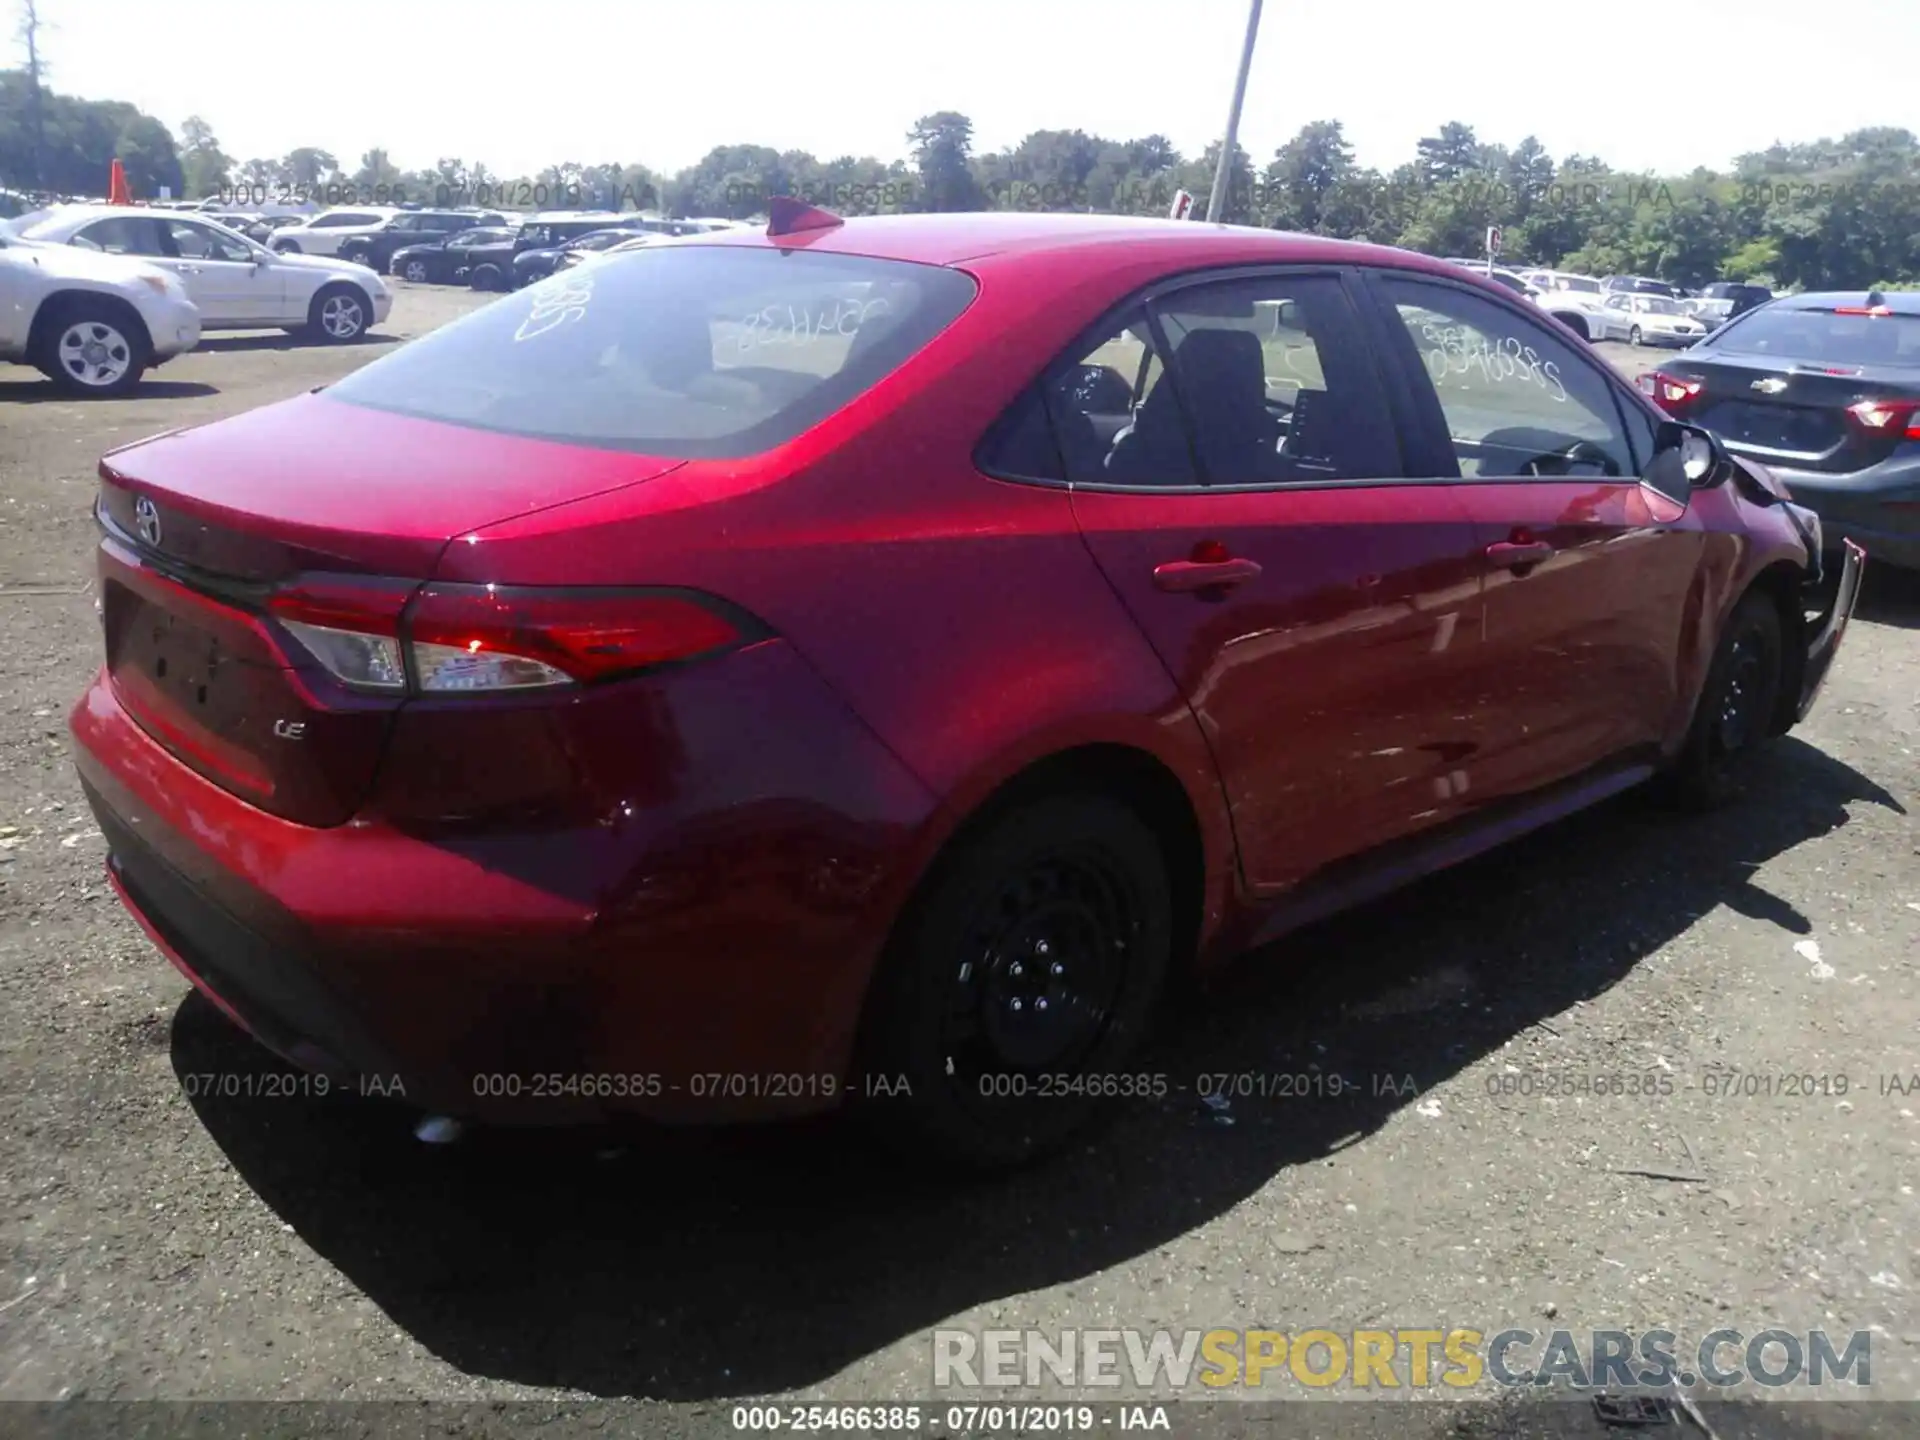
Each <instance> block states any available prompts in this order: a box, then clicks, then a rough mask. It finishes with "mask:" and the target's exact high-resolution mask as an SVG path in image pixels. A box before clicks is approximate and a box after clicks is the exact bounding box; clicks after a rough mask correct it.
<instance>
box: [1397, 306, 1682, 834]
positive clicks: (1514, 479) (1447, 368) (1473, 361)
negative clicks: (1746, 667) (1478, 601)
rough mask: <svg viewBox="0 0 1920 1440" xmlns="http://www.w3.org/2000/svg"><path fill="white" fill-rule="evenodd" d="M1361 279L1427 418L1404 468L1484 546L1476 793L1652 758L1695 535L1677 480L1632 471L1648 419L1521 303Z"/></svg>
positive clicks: (1638, 468) (1648, 444) (1641, 460)
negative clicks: (1446, 490) (1652, 480)
mask: <svg viewBox="0 0 1920 1440" xmlns="http://www.w3.org/2000/svg"><path fill="white" fill-rule="evenodd" d="M1371 288H1372V293H1373V294H1374V296H1375V297H1376V299H1377V303H1378V306H1379V313H1380V315H1381V318H1382V321H1383V323H1384V324H1386V325H1388V326H1390V327H1392V329H1393V333H1394V336H1395V341H1396V345H1395V354H1396V356H1397V363H1398V364H1399V366H1400V367H1401V369H1402V371H1403V372H1404V374H1405V377H1406V388H1407V390H1408V393H1409V394H1410V395H1411V396H1412V397H1413V398H1414V401H1415V403H1416V404H1417V405H1418V406H1419V408H1420V411H1421V413H1422V415H1423V416H1424V417H1425V423H1424V425H1423V426H1422V428H1421V432H1420V433H1421V437H1422V440H1421V443H1420V445H1419V447H1418V448H1417V450H1416V452H1415V454H1414V455H1413V456H1412V457H1411V463H1412V464H1413V465H1414V467H1415V473H1416V474H1418V475H1420V476H1422V477H1425V478H1432V479H1436V480H1444V481H1446V482H1448V483H1450V484H1451V485H1452V486H1453V487H1454V488H1453V490H1452V493H1453V494H1454V495H1455V496H1456V497H1457V498H1458V499H1459V501H1460V502H1461V503H1462V504H1463V505H1465V506H1466V508H1467V509H1468V511H1469V512H1470V514H1471V515H1472V518H1473V521H1474V524H1475V527H1476V532H1477V543H1478V544H1479V545H1480V547H1481V548H1482V560H1481V569H1482V573H1483V574H1484V576H1485V579H1486V593H1485V616H1486V645H1485V647H1484V649H1483V650H1482V651H1481V652H1480V653H1481V656H1482V658H1483V660H1484V661H1485V663H1486V669H1485V670H1484V672H1483V675H1482V677H1481V682H1482V683H1481V687H1480V691H1479V695H1478V700H1479V703H1480V706H1481V709H1482V712H1483V713H1486V714H1489V715H1492V716H1496V717H1498V724H1497V729H1496V730H1495V732H1494V739H1493V741H1492V743H1491V744H1490V745H1489V747H1488V749H1487V751H1486V752H1484V753H1483V754H1482V755H1481V756H1480V757H1478V763H1477V764H1476V766H1475V767H1474V770H1473V772H1472V776H1471V778H1472V781H1473V785H1472V790H1473V794H1474V795H1475V796H1476V797H1478V798H1479V799H1480V800H1482V801H1486V800H1495V799H1503V798H1509V797H1512V796H1516V795H1520V794H1525V793H1527V792H1530V791H1532V790H1535V789H1538V788H1539V787H1541V786H1544V785H1549V784H1552V783H1554V782H1556V781H1559V780H1563V779H1566V778H1568V777H1570V776H1573V775H1575V774H1577V773H1579V772H1581V771H1583V770H1586V769H1588V768H1590V767H1593V766H1595V765H1598V764H1600V763H1602V762H1604V761H1608V760H1610V759H1613V758H1615V757H1620V756H1623V755H1627V754H1634V753H1642V752H1645V753H1648V754H1650V753H1651V751H1652V750H1653V748H1654V747H1657V745H1658V744H1659V743H1660V741H1661V740H1662V739H1663V738H1664V737H1665V735H1666V734H1667V733H1668V731H1669V730H1670V728H1671V725H1672V722H1673V715H1674V713H1675V709H1676V706H1677V705H1678V704H1679V703H1680V698H1681V697H1680V695H1679V685H1680V674H1681V654H1682V635H1683V624H1684V620H1685V616H1686V611H1687V605H1688V600H1689V594H1690V591H1691V589H1692V587H1693V584H1694V580H1695V576H1696V574H1697V572H1698V571H1699V569H1700V566H1701V562H1702V557H1703V555H1704V552H1705V543H1706V542H1705V536H1704V533H1703V530H1702V528H1701V526H1700V525H1699V523H1698V521H1697V518H1696V517H1695V516H1694V515H1693V514H1692V513H1691V512H1690V511H1689V509H1688V505H1687V500H1688V495H1687V493H1686V492H1685V491H1684V490H1681V491H1680V492H1679V493H1663V492H1662V491H1661V490H1659V489H1656V488H1655V487H1654V486H1652V485H1649V484H1646V483H1644V482H1643V481H1642V479H1641V476H1642V473H1643V472H1644V471H1645V470H1646V469H1647V467H1648V466H1649V465H1650V464H1651V462H1652V459H1653V454H1652V452H1653V443H1654V435H1655V422H1654V420H1653V418H1652V417H1651V416H1649V415H1648V413H1647V412H1646V410H1645V408H1644V406H1642V405H1641V404H1639V403H1638V402H1637V400H1636V399H1635V397H1634V396H1633V395H1632V394H1631V393H1630V392H1628V391H1627V390H1626V388H1625V384H1624V382H1623V381H1621V380H1619V379H1617V378H1616V377H1614V376H1613V375H1611V374H1610V373H1609V372H1608V371H1607V370H1606V369H1605V367H1604V365H1603V363H1602V362H1600V361H1598V360H1597V359H1594V358H1592V357H1591V356H1590V355H1589V354H1588V353H1586V352H1584V351H1583V350H1582V349H1580V348H1578V347H1576V346H1573V345H1569V344H1567V343H1566V342H1565V341H1564V340H1562V339H1561V337H1560V336H1559V335H1558V334H1556V333H1555V332H1553V331H1552V330H1550V329H1549V328H1548V327H1547V326H1546V325H1543V324H1542V323H1541V322H1540V321H1539V320H1537V319H1536V318H1534V317H1533V316H1532V315H1530V314H1527V313H1526V312H1525V311H1524V310H1523V309H1521V308H1520V307H1518V306H1513V305H1510V304H1508V303H1505V302H1504V301H1501V300H1499V299H1496V298H1495V297H1492V296H1489V295H1487V294H1485V293H1484V292H1481V291H1479V290H1477V289H1471V288H1469V287H1467V286H1465V285H1460V284H1455V283H1453V282H1451V281H1448V280H1442V279H1439V278H1437V277H1428V276H1417V275H1412V274H1409V273H1406V272H1393V271H1381V272H1377V273H1376V274H1375V275H1374V276H1373V277H1372V285H1371ZM1663 483H1668V484H1669V485H1671V482H1663Z"/></svg>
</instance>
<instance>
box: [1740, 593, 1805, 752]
mask: <svg viewBox="0 0 1920 1440" xmlns="http://www.w3.org/2000/svg"><path fill="white" fill-rule="evenodd" d="M1804 578H1805V574H1804V572H1803V571H1802V569H1801V568H1800V567H1799V566H1797V565H1795V564H1794V563H1793V562H1792V561H1790V560H1775V561H1773V562H1772V563H1771V564H1769V565H1767V566H1765V567H1764V568H1763V569H1762V570H1761V571H1760V573H1759V574H1757V575H1755V576H1754V577H1753V583H1752V584H1750V585H1749V586H1748V587H1747V589H1746V592H1745V593H1746V594H1747V595H1756V594H1757V595H1765V596H1767V597H1768V598H1769V599H1770V600H1772V601H1773V604H1774V608H1775V609H1777V610H1778V611H1779V612H1780V694H1779V697H1778V699H1777V700H1776V702H1775V705H1774V713H1773V717H1772V720H1771V723H1770V724H1769V725H1768V732H1769V733H1770V734H1774V735H1784V734H1786V732H1787V731H1788V730H1790V729H1792V728H1793V723H1794V720H1795V718H1796V716H1797V714H1798V711H1799V708H1800V704H1799V702H1800V685H1801V682H1802V680H1803V679H1804V677H1805V674H1806V668H1807V612H1806V607H1805V606H1804V604H1803V603H1802V596H1801V584H1802V581H1803V580H1804ZM1734 603H1735V604H1736V605H1738V603H1739V602H1738V601H1735V602H1734ZM1728 613H1729V614H1731V613H1732V612H1731V611H1729V612H1728Z"/></svg>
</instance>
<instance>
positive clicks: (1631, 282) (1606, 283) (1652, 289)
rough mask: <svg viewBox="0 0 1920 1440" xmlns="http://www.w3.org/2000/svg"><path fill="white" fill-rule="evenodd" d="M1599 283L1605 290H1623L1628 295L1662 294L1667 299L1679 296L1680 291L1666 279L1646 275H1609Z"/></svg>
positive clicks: (1674, 298)
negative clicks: (1656, 278)
mask: <svg viewBox="0 0 1920 1440" xmlns="http://www.w3.org/2000/svg"><path fill="white" fill-rule="evenodd" d="M1600 284H1601V287H1602V288H1603V289H1605V290H1608V291H1614V290H1624V291H1625V292H1627V293H1628V294H1629V295H1664V296H1666V297H1667V299H1669V300H1678V299H1679V298H1680V292H1679V291H1678V290H1677V289H1675V288H1674V287H1673V286H1671V285H1669V284H1668V283H1667V282H1666V281H1664V280H1655V279H1652V278H1651V277H1649V276H1646V275H1609V276H1607V278H1606V279H1604V280H1602V281H1601V282H1600Z"/></svg>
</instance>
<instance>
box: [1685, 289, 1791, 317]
mask: <svg viewBox="0 0 1920 1440" xmlns="http://www.w3.org/2000/svg"><path fill="white" fill-rule="evenodd" d="M1700 298H1701V299H1703V300H1726V301H1730V302H1732V309H1731V310H1730V311H1729V312H1728V315H1727V318H1728V319H1732V318H1733V317H1734V316H1735V315H1744V314H1746V313H1747V311H1749V310H1752V309H1755V308H1756V307H1758V306H1761V305H1765V304H1766V303H1767V302H1768V301H1769V300H1771V299H1773V291H1771V290H1769V289H1768V288H1767V287H1766V286H1764V285H1747V284H1741V283H1738V282H1736V281H1732V280H1717V281H1715V282H1714V283H1713V284H1711V285H1703V286H1702V287H1701V289H1700Z"/></svg>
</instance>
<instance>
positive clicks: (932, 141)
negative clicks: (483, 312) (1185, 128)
mask: <svg viewBox="0 0 1920 1440" xmlns="http://www.w3.org/2000/svg"><path fill="white" fill-rule="evenodd" d="M1219 153H1220V147H1219V145H1218V144H1217V143H1216V144H1215V145H1212V146H1209V147H1208V148H1207V150H1206V151H1205V152H1204V153H1203V154H1200V155H1197V156H1187V155H1183V154H1182V153H1181V152H1180V151H1179V150H1178V149H1177V148H1176V147H1175V146H1174V145H1173V144H1172V142H1171V141H1169V140H1168V139H1167V138H1166V137H1165V136H1162V135H1147V136H1145V137H1142V138H1138V139H1128V140H1116V139H1111V138H1108V137H1104V136H1099V135H1092V134H1089V133H1087V132H1085V131H1082V130H1039V131H1035V132H1034V133H1033V134H1031V135H1029V136H1027V137H1026V138H1025V139H1024V140H1022V141H1021V142H1020V143H1019V144H1017V145H1014V146H1012V147H1010V148H1008V149H1004V150H998V151H990V152H982V151H978V150H977V149H976V148H975V146H974V143H973V125H972V122H971V120H970V119H969V118H968V117H967V116H965V115H962V114H959V113H958V112H955V111H939V112H936V113H933V114H930V115H926V116H923V117H922V118H921V119H919V120H918V121H916V122H915V123H914V125H913V127H912V128H911V130H909V131H908V133H907V135H906V152H905V154H904V155H903V156H902V157H901V158H898V159H893V160H881V159H878V158H875V157H873V156H860V157H855V156H841V157H839V158H836V159H831V160H822V159H820V158H818V157H816V156H814V155H811V154H808V153H807V152H805V151H801V150H780V149H777V148H775V147H773V146H768V145H721V146H718V147H716V148H714V149H713V150H711V151H709V152H708V153H707V155H706V156H705V157H704V158H703V159H701V160H700V161H699V162H698V163H697V164H694V165H690V166H688V167H686V168H685V169H682V170H680V171H678V172H676V173H673V174H671V175H669V174H666V173H663V172H657V171H655V170H652V169H650V168H649V167H647V166H646V165H643V164H630V163H619V162H611V161H610V162H606V163H601V164H583V163H577V162H567V163H563V164H557V165H552V166H548V167H547V168H545V169H544V170H541V171H540V172H538V173H537V174H533V175H512V176H508V175H500V174H496V173H495V172H493V171H491V170H489V169H488V168H487V167H486V166H485V165H484V164H482V163H479V162H469V161H466V160H463V159H459V158H443V159H440V160H438V161H436V162H435V163H434V164H433V165H432V166H430V167H426V168H418V169H406V168H403V167H401V166H400V165H398V164H397V163H396V162H395V161H394V160H393V159H392V158H391V157H390V155H389V154H388V152H387V151H385V150H383V149H375V150H369V151H367V152H366V153H365V154H363V155H362V156H361V157H360V158H359V161H358V163H357V164H348V163H346V162H344V161H342V160H341V159H340V158H338V157H336V156H335V155H333V154H332V153H330V152H329V151H327V150H325V149H322V148H320V147H317V146H302V147H299V148H297V149H295V150H293V151H291V152H289V153H288V154H286V155H284V156H280V157H278V158H256V159H249V160H237V159H235V158H234V157H232V156H230V155H228V154H226V153H225V151H224V150H222V148H221V146H220V142H219V140H218V138H217V137H216V136H215V134H214V132H213V130H212V127H211V126H209V125H208V124H207V123H206V121H204V120H203V119H201V118H199V117H197V116H195V117H192V118H189V119H188V120H186V121H185V122H184V123H183V124H182V125H181V127H180V136H179V139H178V140H177V141H176V140H175V138H174V136H173V135H172V133H171V132H170V131H169V130H168V129H167V127H166V126H164V125H163V124H161V123H160V122H159V121H158V120H156V119H154V118H153V117H152V116H149V115H145V114H142V113H141V112H140V111H139V110H137V109H136V108H135V107H133V106H131V105H127V104H124V103H121V102H116V101H89V100H79V99H75V98H73V97H69V96H62V95H57V94H53V93H51V92H49V91H46V90H45V89H44V87H36V86H35V85H34V84H33V82H32V77H31V76H30V75H29V74H28V72H26V71H12V72H0V185H7V186H11V187H13V188H16V189H26V190H34V191H44V192H53V193H59V194H93V195H98V194H100V193H102V192H103V191H104V190H105V188H106V184H105V181H106V172H107V167H108V162H109V161H110V160H111V159H112V158H113V157H115V156H118V157H119V158H120V159H121V161H122V162H123V163H124V164H125V166H126V169H127V174H128V179H129V182H130V184H131V186H132V188H133V191H134V193H135V194H136V195H140V196H143V197H151V196H154V195H157V194H158V191H159V187H161V186H166V187H168V188H169V190H170V191H171V193H173V194H174V195H176V196H179V197H181V198H187V199H198V198H207V197H216V196H234V197H236V198H243V197H244V198H252V199H255V200H260V199H274V198H278V197H280V196H286V197H288V198H301V197H311V198H314V199H317V200H320V201H322V202H323V203H326V202H329V201H336V202H337V201H342V200H344V201H348V202H357V203H362V204H367V203H374V202H375V201H377V200H388V199H396V198H405V199H409V200H416V201H420V202H423V203H426V204H442V205H450V204H484V205H488V206H490V207H492V208H502V207H514V208H535V207H546V206H554V207H556V208H558V207H562V206H565V207H569V208H571V207H574V206H582V207H585V206H596V205H611V206H614V207H616V208H643V209H658V210H661V211H663V212H665V213H667V214H672V215H701V216H725V217H728V218H733V219H747V218H751V217H753V216H756V215H764V214H765V213H766V207H767V201H768V199H769V198H770V197H771V196H774V195H798V196H801V197H802V198H805V199H809V200H812V201H814V202H815V203H818V204H822V205H826V206H828V207H829V208H831V209H834V210H836V211H838V212H840V213H842V214H885V213H895V212H903V211H929V210H932V211H952V210H996V209H997V210H1055V211H1064V210H1073V211H1091V212H1105V213H1125V214H1140V215H1164V214H1165V213H1166V212H1167V210H1168V207H1169V206H1170V205H1171V203H1172V201H1173V198H1174V196H1175V195H1176V194H1177V192H1179V191H1181V190H1186V191H1188V192H1190V193H1191V194H1193V195H1194V196H1196V197H1197V201H1196V203H1197V206H1198V207H1200V208H1204V206H1205V204H1206V199H1207V196H1208V194H1209V192H1210V191H1211V189H1212V184H1213V176H1214V170H1215V166H1216V163H1217V161H1218V158H1219ZM1220 218H1222V219H1225V220H1228V221H1231V222H1234V223H1238V224H1249V225H1260V226H1267V227H1274V228H1280V229H1288V230H1303V231H1311V232H1314V233H1318V234H1324V235H1333V236H1338V237H1342V238H1348V239H1361V240H1370V241H1374V242H1376V243H1380V244H1386V245H1399V246H1403V247H1406V248H1408V249H1413V250H1421V251H1425V252H1427V253H1428V254H1434V255H1457V256H1475V257H1478V256H1479V255H1481V254H1482V253H1483V244H1484V238H1485V235H1486V232H1487V230H1488V228H1489V227H1491V226H1498V227H1499V228H1500V230H1501V236H1502V247H1501V257H1500V258H1501V259H1502V261H1503V262H1506V263H1510V264H1525V265H1540V266H1551V267H1554V268H1559V269H1566V270H1575V271H1581V272H1585V273H1589V274H1612V273H1632V274H1643V275H1657V276H1659V277H1661V278H1662V279H1666V280H1671V281H1674V282H1676V283H1680V284H1686V285H1695V284H1700V283H1703V282H1705V281H1709V280H1715V279H1730V280H1755V281H1759V282H1761V283H1765V284H1769V285H1773V286H1775V287H1780V288H1795V287H1804V288H1809V289H1821V288H1841V289H1846V288H1857V289H1865V288H1867V287H1869V286H1875V285H1878V286H1881V287H1883V288H1884V287H1888V286H1896V285H1908V286H1911V285H1915V284H1920V140H1916V138H1915V135H1914V133H1913V132H1912V131H1910V130H1905V129H1898V128H1893V127H1880V128H1873V129H1866V130H1856V131H1853V132H1851V133H1849V134H1847V135H1843V136H1841V137H1840V138H1839V139H1837V140H1829V139H1822V140H1814V141H1809V142H1802V143H1797V144H1776V145H1774V146H1772V147H1771V148H1769V149H1767V150H1764V151H1758V152H1755V153H1752V154H1747V155H1742V156H1739V157H1738V158H1736V159H1735V160H1734V161H1733V163H1732V165H1731V167H1730V168H1729V169H1727V170H1724V171H1720V170H1711V169H1706V168H1699V169H1695V170H1693V171H1690V172H1689V173H1687V174H1684V175H1656V174H1651V173H1630V172H1624V171H1617V170H1615V169H1613V168H1612V167H1611V166H1609V165H1608V164H1607V163H1606V162H1605V161H1604V160H1602V159H1600V158H1599V157H1597V156H1591V155H1578V154H1576V155H1568V156H1566V157H1564V158H1561V159H1555V157H1553V156H1552V155H1550V154H1548V153H1547V151H1546V149H1545V148H1544V147H1543V146H1542V145H1541V144H1540V142H1539V140H1538V139H1536V138H1535V137H1533V136H1527V137H1525V138H1523V139H1522V140H1520V141H1519V143H1517V144H1515V145H1513V146H1511V147H1509V146H1507V145H1503V144H1498V143H1494V142H1490V141H1483V140H1481V139H1480V138H1479V136H1478V135H1477V134H1476V133H1475V132H1474V130H1473V128H1472V127H1471V126H1469V125H1465V124H1462V123H1460V122H1457V121H1450V122H1448V123H1446V124H1443V125H1441V126H1439V127H1438V129H1437V130H1436V131H1435V132H1434V133H1433V134H1432V135H1429V136H1426V137H1424V138H1422V139H1421V140H1420V141H1419V143H1418V144H1417V145H1416V147H1415V153H1414V155H1413V157H1412V158H1411V159H1409V160H1408V161H1406V162H1405V163H1404V164H1401V165H1399V166H1397V167H1395V168H1394V169H1392V170H1386V171H1382V170H1378V169H1374V168H1371V167H1367V166H1362V165H1359V164H1358V163H1356V161H1355V159H1354V154H1353V148H1352V146H1351V145H1350V144H1349V143H1348V142H1347V139H1346V136H1345V133H1344V131H1343V129H1342V127H1341V124H1340V122H1339V121H1337V120H1316V121H1314V122H1312V123H1310V124H1308V125H1305V126H1302V127H1301V129H1300V131H1299V132H1298V133H1297V134H1296V135H1294V136H1293V137H1292V138H1291V139H1290V140H1288V141H1287V142H1286V143H1285V144H1283V145H1281V146H1280V147H1279V148H1278V149H1276V150H1275V151H1274V152H1273V154H1272V156H1271V157H1270V158H1269V159H1268V160H1267V161H1266V162H1265V163H1264V164H1256V163H1255V161H1254V159H1253V157H1252V156H1251V155H1249V154H1248V153H1247V152H1246V151H1245V150H1244V149H1242V148H1241V147H1239V146H1236V147H1235V150H1234V153H1233V155H1232V157H1231V160H1230V163H1229V166H1228V185H1227V189H1226V194H1225V206H1224V214H1223V215H1222V216H1221V217H1220Z"/></svg>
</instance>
